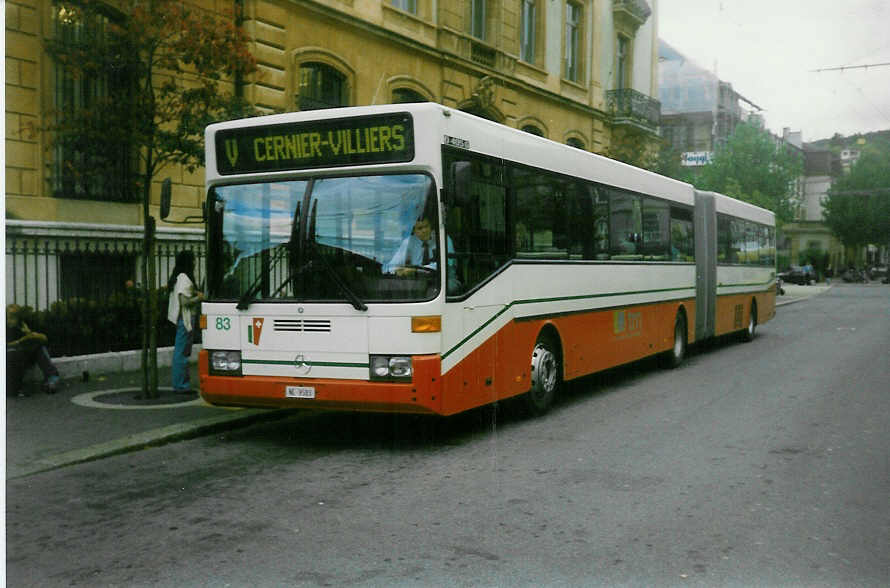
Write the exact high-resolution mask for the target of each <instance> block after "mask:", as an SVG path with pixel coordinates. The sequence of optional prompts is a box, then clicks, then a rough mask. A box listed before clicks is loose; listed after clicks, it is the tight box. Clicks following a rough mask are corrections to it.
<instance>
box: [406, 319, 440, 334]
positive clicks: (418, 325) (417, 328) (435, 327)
mask: <svg viewBox="0 0 890 588" xmlns="http://www.w3.org/2000/svg"><path fill="white" fill-rule="evenodd" d="M441 331H442V317H441V316H440V315H435V316H412V317H411V332H412V333H439V332H441Z"/></svg>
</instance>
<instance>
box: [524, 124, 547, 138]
mask: <svg viewBox="0 0 890 588" xmlns="http://www.w3.org/2000/svg"><path fill="white" fill-rule="evenodd" d="M522 130H523V131H525V132H526V133H528V134H530V135H535V136H537V137H543V136H544V132H543V131H542V130H541V129H539V128H538V127H536V126H535V125H525V126H524V127H522Z"/></svg>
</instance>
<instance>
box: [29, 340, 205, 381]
mask: <svg viewBox="0 0 890 588" xmlns="http://www.w3.org/2000/svg"><path fill="white" fill-rule="evenodd" d="M201 349H202V347H201V344H200V343H196V344H195V345H194V346H193V347H192V355H191V356H190V358H189V364H190V365H193V364H195V363H197V361H198V352H199V351H201ZM52 359H53V365H55V366H56V369H58V370H59V375H60V376H61V377H62V379H63V380H71V379H75V378H80V377H82V376H83V373H84V372H89V373H90V375H91V376H98V375H101V374H117V373H123V372H134V371H139V370H140V369H141V368H142V350H141V349H136V350H132V351H108V352H105V353H93V354H88V355H71V356H62V357H54V358H52ZM172 359H173V347H158V367H159V368H161V367H169V366H170V364H171V363H172ZM42 380H43V374H41V373H40V369H39V368H38V367H37V366H36V365H35V366H32V367H31V369H29V370H28V371H27V373H26V374H25V378H24V381H25V382H40V381H42Z"/></svg>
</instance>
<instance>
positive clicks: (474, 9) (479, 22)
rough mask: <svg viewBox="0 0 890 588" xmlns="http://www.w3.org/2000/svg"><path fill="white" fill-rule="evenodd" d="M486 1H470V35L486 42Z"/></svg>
mask: <svg viewBox="0 0 890 588" xmlns="http://www.w3.org/2000/svg"><path fill="white" fill-rule="evenodd" d="M485 13H486V6H485V0H471V1H470V34H471V35H473V36H474V37H476V38H477V39H481V40H482V41H484V40H485V21H486V16H487V15H486V14H485Z"/></svg>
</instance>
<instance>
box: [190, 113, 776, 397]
mask: <svg viewBox="0 0 890 588" xmlns="http://www.w3.org/2000/svg"><path fill="white" fill-rule="evenodd" d="M206 145H207V157H206V170H207V207H206V208H207V215H208V216H207V242H208V259H207V279H208V284H207V299H206V300H205V301H204V302H203V305H202V328H203V329H204V330H203V347H204V349H203V350H202V351H201V354H200V357H199V362H200V366H199V367H200V374H201V395H202V396H203V398H204V399H205V400H206V401H207V402H210V403H211V404H215V405H226V406H252V407H305V408H316V409H340V410H359V411H381V412H383V411H386V412H402V413H429V414H438V415H452V414H455V413H459V412H461V411H465V410H468V409H471V408H474V407H478V406H481V405H485V404H489V403H493V402H497V401H501V400H505V399H508V398H514V397H515V399H516V401H517V402H518V403H520V404H522V405H523V406H525V408H526V409H527V410H528V411H529V412H530V413H531V414H541V413H543V412H545V411H546V410H548V408H549V407H550V406H551V403H552V402H553V400H554V397H555V395H556V393H557V391H558V390H559V387H560V385H561V383H562V382H564V381H566V380H570V379H573V378H578V377H581V376H585V375H587V374H591V373H594V372H597V371H600V370H604V369H607V368H611V367H613V366H618V365H621V364H626V363H629V362H633V361H636V360H639V359H641V358H644V357H646V356H650V355H655V354H661V355H662V357H663V358H664V359H665V363H666V364H668V365H672V366H676V365H679V364H680V363H681V362H682V361H683V359H684V356H685V355H686V352H687V345H688V344H690V343H694V342H698V341H702V340H704V339H708V338H711V337H716V336H721V335H725V334H728V333H738V334H739V335H740V336H741V337H743V338H745V339H748V340H750V339H752V338H753V337H754V334H755V328H756V327H757V325H759V324H762V323H763V322H765V321H767V320H769V319H771V318H772V317H773V316H774V314H775V276H776V272H775V220H774V216H773V214H772V213H771V212H769V211H767V210H763V209H761V208H758V207H755V206H752V205H750V204H747V203H744V202H740V201H738V200H734V199H732V198H729V197H727V196H723V195H721V194H716V193H710V192H700V191H697V190H696V189H694V188H693V187H692V186H690V185H688V184H686V183H683V182H679V181H675V180H672V179H668V178H665V177H662V176H659V175H657V174H654V173H651V172H648V171H644V170H641V169H637V168H634V167H632V166H629V165H625V164H622V163H619V162H616V161H613V160H610V159H607V158H604V157H600V156H598V155H594V154H592V153H589V152H585V151H582V150H580V149H576V148H573V147H570V146H566V145H561V144H558V143H555V142H553V141H549V140H547V139H543V138H540V137H537V136H534V135H531V134H528V133H525V132H522V131H519V130H516V129H512V128H508V127H506V126H503V125H500V124H497V123H494V122H491V121H487V120H484V119H481V118H477V117H475V116H472V115H469V114H467V113H464V112H460V111H457V110H453V109H451V108H447V107H444V106H441V105H438V104H432V103H425V104H397V105H385V106H368V107H352V108H338V109H329V110H314V111H309V112H298V113H287V114H280V115H272V116H265V117H258V118H252V119H246V120H238V121H229V122H222V123H217V124H213V125H211V126H209V127H208V128H207V131H206ZM421 247H422V249H423V253H422V254H421V253H420V251H421Z"/></svg>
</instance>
